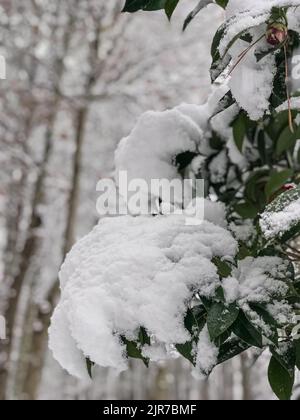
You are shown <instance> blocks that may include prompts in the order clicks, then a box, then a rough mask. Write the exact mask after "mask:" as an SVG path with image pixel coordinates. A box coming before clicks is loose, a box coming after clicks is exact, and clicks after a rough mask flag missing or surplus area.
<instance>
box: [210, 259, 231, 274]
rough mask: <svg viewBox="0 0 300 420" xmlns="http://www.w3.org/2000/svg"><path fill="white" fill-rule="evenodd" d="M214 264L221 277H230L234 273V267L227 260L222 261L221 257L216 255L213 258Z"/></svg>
mask: <svg viewBox="0 0 300 420" xmlns="http://www.w3.org/2000/svg"><path fill="white" fill-rule="evenodd" d="M212 262H213V264H214V265H215V266H216V267H217V269H218V275H219V276H220V277H223V278H226V277H229V276H230V275H231V273H232V267H231V266H230V265H228V264H227V263H226V262H225V261H222V260H221V258H219V257H214V258H213V259H212Z"/></svg>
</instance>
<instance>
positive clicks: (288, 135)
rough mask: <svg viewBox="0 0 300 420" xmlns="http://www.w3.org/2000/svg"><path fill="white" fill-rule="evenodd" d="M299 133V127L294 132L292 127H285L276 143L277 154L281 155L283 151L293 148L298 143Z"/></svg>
mask: <svg viewBox="0 0 300 420" xmlns="http://www.w3.org/2000/svg"><path fill="white" fill-rule="evenodd" d="M299 135H300V132H299V129H298V130H296V131H295V132H294V133H292V132H291V130H290V127H285V128H284V130H283V131H282V132H281V134H280V136H279V138H278V141H277V144H276V155H277V156H280V155H281V154H282V153H283V152H286V151H287V150H289V149H293V148H294V147H295V145H296V141H297V140H298V138H299Z"/></svg>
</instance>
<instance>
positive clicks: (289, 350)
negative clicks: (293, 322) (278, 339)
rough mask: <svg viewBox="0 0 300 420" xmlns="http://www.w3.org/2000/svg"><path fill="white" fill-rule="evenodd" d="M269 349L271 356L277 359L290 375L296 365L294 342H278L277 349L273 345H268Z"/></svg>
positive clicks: (292, 373)
mask: <svg viewBox="0 0 300 420" xmlns="http://www.w3.org/2000/svg"><path fill="white" fill-rule="evenodd" d="M270 351H271V353H272V355H273V357H275V359H277V361H278V363H280V364H281V365H282V366H283V367H284V369H285V370H286V371H287V372H288V373H289V375H290V376H291V377H292V376H293V375H294V373H295V365H296V352H295V347H294V344H293V343H285V342H283V343H280V344H279V349H278V348H275V347H274V346H270Z"/></svg>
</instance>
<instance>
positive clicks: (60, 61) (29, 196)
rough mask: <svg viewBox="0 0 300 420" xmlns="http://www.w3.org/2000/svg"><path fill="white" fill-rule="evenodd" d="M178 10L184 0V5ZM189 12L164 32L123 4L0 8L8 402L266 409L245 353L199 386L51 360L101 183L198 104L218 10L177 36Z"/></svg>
mask: <svg viewBox="0 0 300 420" xmlns="http://www.w3.org/2000/svg"><path fill="white" fill-rule="evenodd" d="M183 3H184V2H183ZM191 3H192V2H191V1H186V3H184V4H183V6H182V7H180V8H179V9H178V11H177V13H176V16H175V19H174V21H173V23H172V25H170V24H169V23H168V22H167V20H166V18H165V17H164V16H163V15H162V14H160V13H158V14H157V13H153V14H146V15H144V14H143V13H141V14H138V15H134V16H129V15H124V14H120V10H121V8H122V5H123V1H122V0H109V1H107V0H0V55H3V56H4V57H5V58H6V62H7V79H6V80H0V167H1V169H0V314H1V315H4V316H5V317H6V321H7V329H8V331H7V333H8V339H7V340H6V341H1V342H0V346H1V348H0V399H9V400H11V399H33V400H37V399H175V400H176V399H200V400H210V399H219V400H222V399H227V400H232V399H234V400H240V399H243V400H247V399H270V398H272V393H271V391H270V390H269V387H268V385H267V384H266V383H265V382H264V380H263V379H262V378H264V377H265V376H266V373H265V370H266V368H265V363H264V356H262V357H260V358H259V359H258V360H256V359H257V357H256V355H246V356H245V355H243V356H242V357H240V358H237V359H235V360H234V361H232V362H230V363H228V364H227V365H226V366H223V367H221V368H219V369H217V370H216V372H215V373H214V374H213V376H212V377H211V378H210V379H209V380H208V381H207V382H197V381H195V380H194V379H193V378H192V376H191V374H190V368H189V367H188V366H187V365H186V363H185V362H184V361H182V360H181V359H174V360H172V361H170V362H168V363H162V364H158V365H152V366H151V367H150V369H148V370H147V369H146V368H145V367H144V366H143V364H142V363H141V362H137V363H132V364H131V369H130V370H129V371H128V372H126V373H124V374H122V375H121V377H116V376H115V374H114V372H112V371H110V370H105V369H102V370H101V369H99V370H98V371H97V372H96V375H95V379H94V382H93V383H92V384H90V383H89V384H88V383H82V382H79V381H77V380H75V379H74V378H71V377H70V376H68V375H67V374H66V373H65V372H64V371H63V370H62V369H61V368H60V367H59V366H58V365H57V364H56V362H55V361H54V360H53V359H52V357H51V354H50V353H49V351H48V349H47V341H48V337H47V328H48V325H49V319H50V317H51V313H52V309H53V305H54V304H55V302H56V300H57V297H58V293H59V287H58V271H59V267H60V265H61V263H62V261H63V260H64V256H65V254H66V253H67V252H68V251H69V250H70V248H71V246H72V244H73V243H74V241H76V239H77V238H79V237H82V236H83V235H84V234H86V233H87V232H88V231H89V230H90V229H91V228H92V226H93V225H94V224H95V223H97V214H96V208H95V206H96V200H97V193H96V184H97V181H98V180H99V179H100V178H102V177H108V176H111V174H112V171H113V153H114V149H115V147H116V144H117V143H118V141H119V140H120V139H121V138H122V137H123V136H125V135H126V134H128V132H129V130H130V129H131V128H132V127H133V125H134V122H135V120H136V118H137V117H138V116H139V115H140V114H141V113H142V112H143V111H145V110H148V109H155V110H161V109H165V108H168V107H173V106H175V105H178V104H179V103H182V102H189V103H201V102H203V101H204V100H205V99H206V97H207V94H208V92H209V85H210V83H209V74H208V69H209V65H210V51H209V50H210V43H211V38H212V35H213V34H214V32H215V30H216V29H217V27H218V25H219V23H220V21H221V12H220V11H219V10H218V9H217V8H215V7H214V6H209V9H208V13H206V14H203V15H202V16H200V17H199V18H198V19H197V20H196V21H195V23H194V24H193V25H191V27H190V29H189V30H188V31H187V32H186V33H185V34H184V35H183V34H182V32H181V26H182V22H183V19H184V17H185V16H186V13H187V11H188V10H190V9H191Z"/></svg>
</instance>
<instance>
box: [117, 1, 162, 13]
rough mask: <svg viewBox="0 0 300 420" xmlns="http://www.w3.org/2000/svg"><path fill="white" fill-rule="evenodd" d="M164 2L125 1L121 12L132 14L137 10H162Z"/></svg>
mask: <svg viewBox="0 0 300 420" xmlns="http://www.w3.org/2000/svg"><path fill="white" fill-rule="evenodd" d="M165 4H166V0H126V3H125V6H124V9H123V12H129V13H134V12H137V11H138V10H147V11H151V10H160V9H164V7H165Z"/></svg>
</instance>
